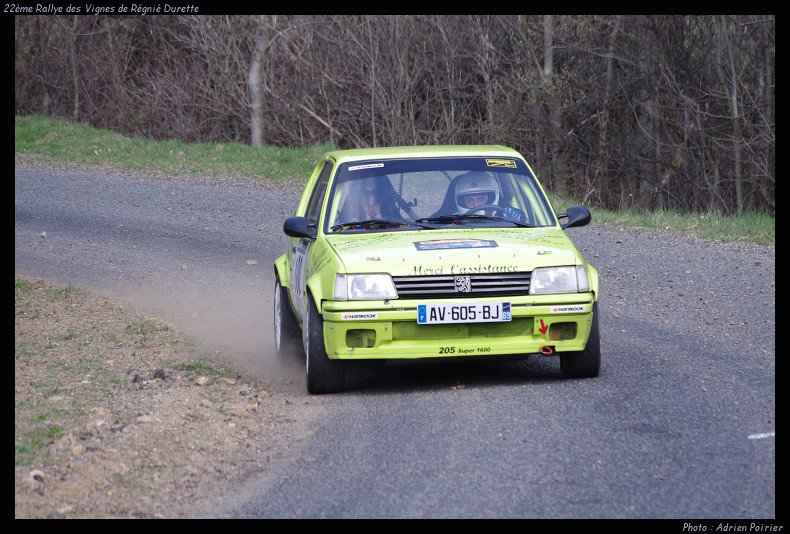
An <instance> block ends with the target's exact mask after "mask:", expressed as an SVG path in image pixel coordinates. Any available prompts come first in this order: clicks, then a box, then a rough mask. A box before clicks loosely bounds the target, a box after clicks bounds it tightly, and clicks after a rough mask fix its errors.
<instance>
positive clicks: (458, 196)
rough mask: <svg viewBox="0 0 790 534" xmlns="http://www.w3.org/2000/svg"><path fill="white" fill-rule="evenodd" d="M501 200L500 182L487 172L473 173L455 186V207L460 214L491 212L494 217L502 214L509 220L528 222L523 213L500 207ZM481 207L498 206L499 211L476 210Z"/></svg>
mask: <svg viewBox="0 0 790 534" xmlns="http://www.w3.org/2000/svg"><path fill="white" fill-rule="evenodd" d="M499 198H500V195H499V182H497V180H496V178H494V177H493V176H491V175H490V174H488V173H486V172H479V171H471V172H468V173H466V174H464V175H461V176H460V177H459V178H458V183H457V184H456V186H455V206H456V208H458V213H461V214H463V213H467V212H471V213H476V212H480V213H485V212H489V213H490V214H492V215H494V216H497V214H501V215H504V216H505V218H507V219H512V220H514V221H518V222H526V220H527V217H526V215H525V214H524V212H523V211H521V210H520V209H517V208H513V207H510V206H502V207H500V206H499ZM481 206H496V207H497V208H498V209H496V210H494V209H493V208H488V209H485V210H479V209H475V208H480V207H481Z"/></svg>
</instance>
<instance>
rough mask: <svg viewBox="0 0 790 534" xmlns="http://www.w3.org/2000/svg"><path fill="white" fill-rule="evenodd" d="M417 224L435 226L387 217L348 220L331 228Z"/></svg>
mask: <svg viewBox="0 0 790 534" xmlns="http://www.w3.org/2000/svg"><path fill="white" fill-rule="evenodd" d="M415 224H416V225H417V226H420V227H422V228H433V227H432V226H428V225H425V224H419V221H418V222H411V221H390V220H387V219H368V220H366V221H348V222H344V223H340V224H336V225H334V226H332V227H331V228H330V230H332V231H333V232H334V231H336V230H340V229H341V228H343V227H344V226H380V225H392V226H395V227H396V228H399V227H401V226H407V227H408V226H412V225H415Z"/></svg>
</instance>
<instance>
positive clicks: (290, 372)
mask: <svg viewBox="0 0 790 534" xmlns="http://www.w3.org/2000/svg"><path fill="white" fill-rule="evenodd" d="M271 282H272V284H273V280H272V281H271ZM269 285H271V284H268V285H267V286H266V287H267V289H262V288H260V287H258V288H255V289H254V290H251V291H246V290H243V289H241V288H238V287H230V286H221V287H220V285H219V284H214V285H212V286H207V285H206V284H201V285H200V287H197V288H194V287H193V288H183V287H182V288H179V289H175V290H169V289H163V288H161V287H154V288H149V289H148V290H141V289H142V288H140V287H136V288H133V289H132V288H128V287H123V286H117V285H116V286H115V287H113V288H99V289H97V292H99V293H101V294H103V295H106V296H110V297H114V298H116V299H119V301H120V302H121V303H122V304H124V305H126V306H129V307H130V308H132V309H135V310H137V311H139V312H140V313H142V314H151V313H153V314H155V315H156V316H157V317H159V318H161V319H162V320H164V321H166V322H168V323H171V324H173V325H175V326H177V327H179V328H181V329H182V330H184V331H185V332H187V333H188V334H189V336H190V337H191V338H192V339H194V341H195V343H196V348H197V351H198V354H199V355H200V357H201V358H205V359H209V360H211V361H213V362H216V363H219V364H223V363H227V364H228V366H229V367H230V368H231V369H233V370H235V371H238V372H240V373H242V374H245V375H248V376H250V377H252V378H256V379H264V380H266V381H267V382H269V384H270V385H271V386H272V387H274V388H277V389H283V390H287V391H291V392H294V391H303V390H304V367H303V366H301V365H300V364H301V362H300V361H299V360H298V355H294V358H293V359H292V361H290V362H288V363H289V364H290V365H283V364H282V363H281V362H278V361H277V356H276V352H275V348H274V325H273V317H272V307H273V301H272V289H269V288H268V286H269Z"/></svg>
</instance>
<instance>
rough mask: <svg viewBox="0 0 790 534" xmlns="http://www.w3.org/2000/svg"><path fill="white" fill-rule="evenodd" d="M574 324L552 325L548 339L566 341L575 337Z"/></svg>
mask: <svg viewBox="0 0 790 534" xmlns="http://www.w3.org/2000/svg"><path fill="white" fill-rule="evenodd" d="M576 330H577V328H576V323H552V325H551V327H550V328H549V339H550V340H552V341H567V340H569V339H574V338H575V337H576Z"/></svg>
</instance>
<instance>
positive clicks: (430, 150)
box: [324, 145, 521, 163]
mask: <svg viewBox="0 0 790 534" xmlns="http://www.w3.org/2000/svg"><path fill="white" fill-rule="evenodd" d="M452 156H506V157H521V155H520V154H519V153H518V152H516V151H515V150H513V149H512V148H508V147H505V146H501V145H423V146H388V147H381V148H355V149H351V150H333V151H332V152H327V153H326V154H324V157H325V158H332V159H334V160H335V161H337V162H338V163H343V162H346V161H358V160H365V159H391V158H408V157H421V158H428V157H434V158H440V157H452Z"/></svg>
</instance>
